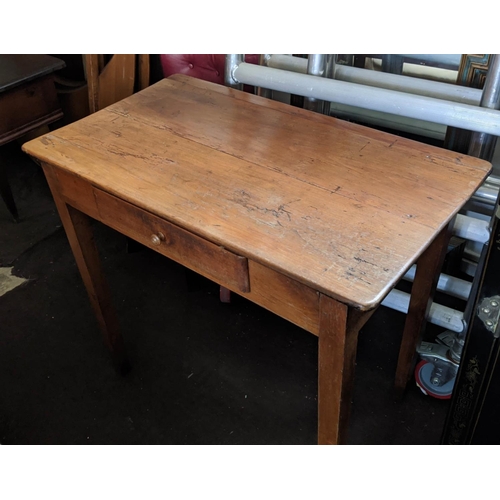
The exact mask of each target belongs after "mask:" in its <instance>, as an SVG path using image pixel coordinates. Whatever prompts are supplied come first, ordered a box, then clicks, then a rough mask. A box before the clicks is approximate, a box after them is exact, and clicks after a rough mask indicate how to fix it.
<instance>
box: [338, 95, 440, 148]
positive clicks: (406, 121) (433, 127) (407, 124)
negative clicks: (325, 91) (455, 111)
mask: <svg viewBox="0 0 500 500" xmlns="http://www.w3.org/2000/svg"><path fill="white" fill-rule="evenodd" d="M330 114H332V115H334V116H336V117H337V118H341V119H344V120H355V121H360V122H362V123H364V124H367V125H374V126H377V127H385V128H389V129H394V130H402V131H404V132H409V133H410V134H416V135H421V136H424V137H431V138H433V139H438V140H444V139H445V137H446V126H445V125H440V124H438V123H432V122H426V121H423V120H412V119H411V118H407V117H405V116H394V115H391V114H389V113H381V112H380V111H372V110H371V109H363V108H358V107H355V106H346V105H344V104H338V103H336V102H332V103H330Z"/></svg>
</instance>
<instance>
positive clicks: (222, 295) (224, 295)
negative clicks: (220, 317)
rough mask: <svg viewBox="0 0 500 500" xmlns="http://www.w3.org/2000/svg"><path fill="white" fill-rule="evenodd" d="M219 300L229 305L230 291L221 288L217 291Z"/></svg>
mask: <svg viewBox="0 0 500 500" xmlns="http://www.w3.org/2000/svg"><path fill="white" fill-rule="evenodd" d="M219 299H220V301H221V302H223V303H224V304H230V303H231V290H228V289H227V288H225V287H223V286H221V287H220V289H219Z"/></svg>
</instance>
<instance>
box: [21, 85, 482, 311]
mask: <svg viewBox="0 0 500 500" xmlns="http://www.w3.org/2000/svg"><path fill="white" fill-rule="evenodd" d="M24 150H25V151H26V152H27V153H29V154H31V155H33V156H36V157H38V158H40V159H42V160H44V161H47V162H49V163H51V164H54V165H56V166H60V167H63V168H64V169H67V170H68V171H70V172H72V173H74V174H76V175H78V176H81V177H82V178H83V179H86V180H87V181H89V182H91V183H92V184H93V185H95V186H97V187H99V188H100V189H102V190H103V191H106V192H109V193H111V194H114V195H116V196H118V197H120V198H122V199H124V200H127V201H129V202H130V203H133V204H135V205H137V206H139V207H140V208H143V209H145V210H147V211H148V212H151V213H153V214H156V215H158V216H160V217H162V218H165V219H167V220H169V221H171V222H173V223H174V224H176V225H178V226H180V227H182V228H185V229H187V230H188V231H191V232H193V233H195V234H198V235H199V236H201V237H203V238H205V239H207V240H209V241H211V242H213V243H215V244H217V245H222V246H224V247H226V248H228V249H229V250H230V251H233V252H235V253H236V254H238V255H241V256H245V257H248V258H249V259H251V260H254V261H255V262H257V263H260V264H262V265H265V266H266V267H269V268H271V269H274V270H276V271H278V272H281V273H283V274H285V275H287V276H290V277H292V278H293V279H295V280H297V281H299V282H301V283H303V284H305V285H307V286H310V287H311V288H313V289H315V290H318V291H321V292H323V293H324V294H326V295H328V296H330V297H333V298H335V299H338V300H340V301H342V302H344V303H347V304H349V305H352V306H354V307H357V308H360V309H370V308H372V307H374V306H375V305H377V304H378V303H379V302H380V301H381V300H382V299H383V298H384V296H385V295H386V294H387V293H388V292H389V291H390V289H391V288H392V287H393V286H394V285H395V284H396V282H397V281H398V280H399V279H400V278H401V276H402V275H403V274H404V273H405V272H406V270H407V269H408V268H409V267H410V265H411V264H412V263H413V262H415V260H416V259H417V257H418V256H419V255H420V254H421V253H422V252H423V251H424V250H425V249H426V248H427V246H428V245H429V243H430V242H431V240H432V239H433V238H434V237H435V236H436V235H437V234H438V233H439V231H440V230H441V229H442V228H443V227H444V226H445V225H446V224H447V223H448V222H449V221H450V220H451V218H452V217H453V216H454V215H455V214H456V213H457V212H458V210H459V209H460V208H461V206H462V205H463V204H464V203H465V202H466V201H467V200H468V198H469V197H470V196H471V195H472V194H473V192H474V191H475V190H476V189H477V187H479V185H480V184H481V183H482V181H483V180H484V178H485V177H486V176H487V174H488V173H489V171H490V169H491V165H490V164H489V163H487V162H485V161H482V160H478V159H476V158H471V157H467V156H464V155H460V154H457V153H453V152H450V151H446V150H443V149H439V148H436V147H432V146H427V145H424V144H421V143H418V142H414V141H410V140H406V139H403V138H399V137H396V136H393V135H390V134H386V133H382V132H379V131H376V130H373V129H369V128H366V127H362V126H359V125H355V124H350V123H346V122H343V121H341V120H337V119H334V118H330V117H326V116H322V115H318V114H315V113H312V112H308V111H305V110H298V109H297V108H293V107H291V106H287V105H285V104H282V103H277V102H272V101H269V100H267V99H264V98H260V97H258V96H253V95H252V96H249V95H246V94H244V93H241V92H238V91H236V90H233V89H228V88H226V87H222V86H219V85H215V84H212V83H208V82H202V81H200V80H195V79H192V78H190V77H185V76H175V77H172V78H170V79H165V80H162V81H160V82H158V83H157V84H155V85H153V86H151V87H148V88H147V89H145V90H143V91H142V92H139V93H137V94H135V95H133V96H131V97H129V98H127V99H125V100H123V101H121V102H119V103H116V104H113V105H111V106H109V107H108V108H106V109H105V110H102V111H100V112H98V113H95V114H94V115H92V116H90V117H87V118H85V119H83V120H81V121H79V122H77V123H74V124H71V125H69V126H67V127H64V128H62V129H58V130H57V131H55V132H53V133H50V134H47V135H45V136H44V137H42V138H39V139H36V140H34V141H31V142H30V143H27V144H25V145H24Z"/></svg>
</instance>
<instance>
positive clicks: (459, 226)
mask: <svg viewBox="0 0 500 500" xmlns="http://www.w3.org/2000/svg"><path fill="white" fill-rule="evenodd" d="M452 232H453V234H454V235H455V236H458V237H459V238H464V239H465V240H472V241H477V242H479V243H487V242H488V241H489V239H490V229H489V222H488V221H485V220H481V219H476V218H475V217H468V216H467V215H462V214H458V215H457V216H456V218H455V222H454V224H453V228H452Z"/></svg>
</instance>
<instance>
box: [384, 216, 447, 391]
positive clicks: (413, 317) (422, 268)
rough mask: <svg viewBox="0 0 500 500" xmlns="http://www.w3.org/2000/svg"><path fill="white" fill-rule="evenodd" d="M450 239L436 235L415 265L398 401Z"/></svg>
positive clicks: (400, 361) (398, 371) (397, 383)
mask: <svg viewBox="0 0 500 500" xmlns="http://www.w3.org/2000/svg"><path fill="white" fill-rule="evenodd" d="M450 237H451V232H450V226H448V227H446V228H445V229H443V230H442V231H441V232H440V233H439V235H438V236H437V237H436V239H435V240H434V241H433V242H432V243H431V244H430V246H429V247H428V248H427V250H426V251H425V252H424V253H423V254H422V255H421V256H420V258H419V259H418V261H417V271H416V273H415V279H414V281H413V285H412V289H411V297H410V305H409V308H408V314H407V315H406V321H405V326H404V330H403V340H402V342H401V347H400V350H399V358H398V365H397V368H396V379H395V384H394V386H395V391H396V398H398V399H400V398H401V397H402V396H403V394H404V391H405V389H406V386H407V384H408V381H409V380H410V378H411V375H412V372H413V369H414V364H415V359H416V350H417V347H418V344H419V343H420V341H421V340H422V335H423V332H424V330H425V326H426V324H427V321H426V318H427V315H428V313H429V309H430V307H431V305H432V301H433V299H434V294H435V292H436V287H437V282H438V280H439V274H440V272H441V268H442V266H443V262H444V258H445V256H446V250H447V248H448V243H449V241H450Z"/></svg>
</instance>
